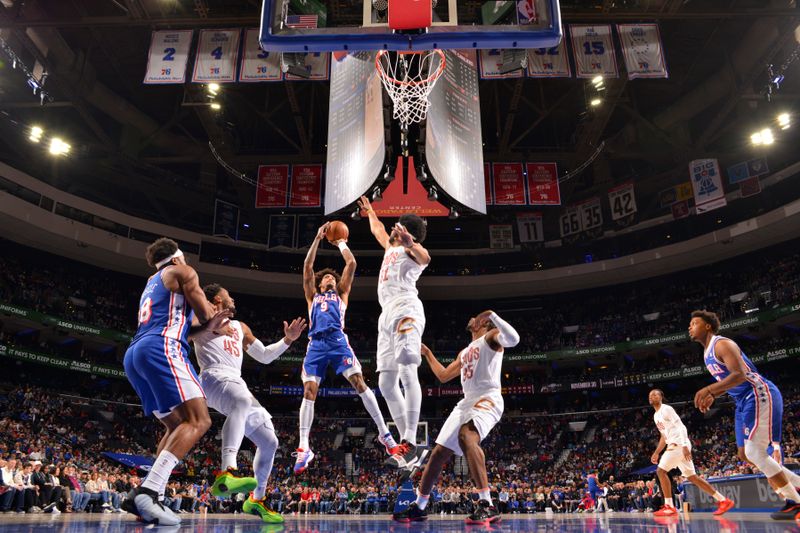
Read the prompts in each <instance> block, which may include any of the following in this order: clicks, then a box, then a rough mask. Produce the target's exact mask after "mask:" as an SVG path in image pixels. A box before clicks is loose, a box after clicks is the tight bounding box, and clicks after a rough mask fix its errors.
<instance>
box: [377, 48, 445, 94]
mask: <svg viewBox="0 0 800 533" xmlns="http://www.w3.org/2000/svg"><path fill="white" fill-rule="evenodd" d="M433 51H434V52H436V53H437V54H439V59H440V61H439V66H438V67H437V69H436V71H435V72H434V73H433V74H431V75H430V76H428V77H427V78H425V79H423V80H419V81H401V80H398V79H395V78H392V77H391V76H389V75H388V74H387V73H386V71H385V70H384V69H383V66H382V64H381V59H382V58H383V57H385V56H386V55H387V54H388V53H389V51H388V50H379V51H378V53H377V54H376V55H375V68H376V69H377V70H378V74H380V76H381V78H383V79H384V80H386V81H387V82H389V83H392V84H394V85H401V86H402V85H413V86H416V85H423V84H426V83H431V82H433V81H435V80H436V79H438V78H439V76H441V75H442V72H444V67H445V65H446V64H447V59H446V58H445V55H444V52H443V51H442V50H439V49H438V48H434V49H433ZM397 53H398V54H400V55H421V54H425V53H428V51H427V50H426V51H419V52H417V51H413V52H397Z"/></svg>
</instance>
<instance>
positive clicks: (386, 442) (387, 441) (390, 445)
mask: <svg viewBox="0 0 800 533" xmlns="http://www.w3.org/2000/svg"><path fill="white" fill-rule="evenodd" d="M378 442H380V443H381V444H383V447H384V448H386V453H388V454H389V455H394V454H396V453H397V452H398V451H399V450H400V446H399V445H398V444H397V441H395V440H394V437H392V434H391V433H387V434H386V435H384V436H382V437H381V436H379V437H378Z"/></svg>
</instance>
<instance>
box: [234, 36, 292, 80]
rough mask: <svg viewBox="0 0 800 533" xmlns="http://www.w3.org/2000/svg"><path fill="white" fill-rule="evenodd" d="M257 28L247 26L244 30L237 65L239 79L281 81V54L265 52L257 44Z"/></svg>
mask: <svg viewBox="0 0 800 533" xmlns="http://www.w3.org/2000/svg"><path fill="white" fill-rule="evenodd" d="M258 32H259V29H258V28H247V29H246V30H245V31H244V53H243V54H242V63H241V65H240V67H239V81H240V82H243V83H247V82H259V81H281V80H282V79H283V72H281V54H280V53H278V52H267V51H265V50H262V49H261V46H259V44H258Z"/></svg>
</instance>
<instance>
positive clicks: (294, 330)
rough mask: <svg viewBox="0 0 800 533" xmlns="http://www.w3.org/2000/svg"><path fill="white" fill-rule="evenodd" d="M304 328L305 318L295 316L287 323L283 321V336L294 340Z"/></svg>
mask: <svg viewBox="0 0 800 533" xmlns="http://www.w3.org/2000/svg"><path fill="white" fill-rule="evenodd" d="M304 329H306V319H305V318H300V317H297V318H295V319H294V320H292V323H291V324H289V323H287V322H286V321H285V320H284V321H283V336H284V337H286V339H287V340H290V341H292V342H294V341H296V340H297V339H298V338H299V337H300V334H301V333H302V332H303V330H304Z"/></svg>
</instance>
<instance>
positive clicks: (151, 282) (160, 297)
mask: <svg viewBox="0 0 800 533" xmlns="http://www.w3.org/2000/svg"><path fill="white" fill-rule="evenodd" d="M162 273H163V270H159V271H158V272H156V273H155V274H154V275H153V276H151V277H150V279H148V280H147V285H145V287H144V292H142V296H141V297H140V298H139V327H138V329H137V330H136V335H134V336H133V343H135V342H136V341H138V340H140V339H141V338H143V337H146V336H148V335H158V336H161V337H166V338H169V339H175V340H177V341H180V343H181V344H182V345H183V347H184V348H185V349H186V350H187V351H188V350H189V341H188V339H187V336H188V334H189V327H190V326H191V325H192V317H193V316H194V313H193V312H192V310H191V308H190V307H189V305H188V304H187V303H186V298H185V297H184V296H183V295H182V294H178V293H176V292H172V291H170V290H169V289H167V288H166V287H165V286H164V282H163V281H162V280H161V274H162Z"/></svg>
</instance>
